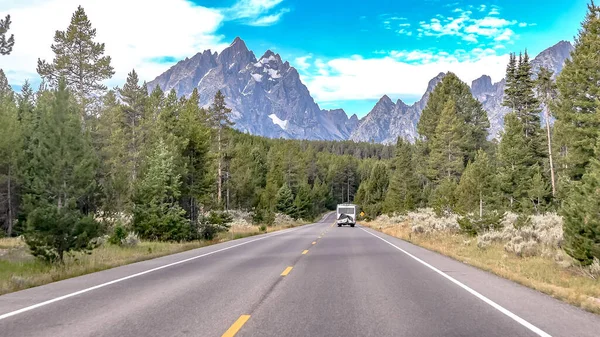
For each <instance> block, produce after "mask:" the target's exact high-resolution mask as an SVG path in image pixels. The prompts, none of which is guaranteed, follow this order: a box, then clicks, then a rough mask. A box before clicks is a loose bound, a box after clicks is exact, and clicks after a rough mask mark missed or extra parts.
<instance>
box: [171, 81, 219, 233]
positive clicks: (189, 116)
mask: <svg viewBox="0 0 600 337" xmlns="http://www.w3.org/2000/svg"><path fill="white" fill-rule="evenodd" d="M170 97H171V95H169V97H168V98H167V102H169V100H170ZM199 101H200V97H199V95H198V91H197V90H196V89H194V91H193V92H192V95H191V96H190V97H189V99H187V100H186V101H185V103H184V104H183V106H181V108H180V114H179V119H178V121H177V124H176V125H177V133H178V134H179V135H180V137H181V139H180V140H179V142H180V143H181V146H182V152H181V153H182V157H183V160H184V165H185V166H184V167H185V172H183V173H182V174H183V185H182V193H183V198H182V205H183V208H184V209H185V210H186V212H187V215H188V218H189V219H190V221H191V223H192V224H196V223H197V221H198V219H199V216H200V211H201V203H202V202H205V201H207V200H204V199H203V198H205V195H207V194H208V193H207V192H208V191H209V188H210V186H211V185H212V184H211V183H210V181H211V180H210V177H209V173H210V167H211V162H210V157H209V150H210V143H209V138H210V133H209V129H208V127H207V126H206V124H205V121H203V120H202V119H203V116H204V111H203V109H201V108H200V107H199ZM170 104H172V103H168V105H167V106H166V108H165V113H166V114H168V115H166V116H165V115H164V116H162V118H163V120H164V121H168V120H169V119H171V118H173V116H172V111H168V110H171V109H172V107H170ZM168 131H169V130H168V125H167V124H165V125H164V129H163V132H164V133H165V134H164V136H165V137H169V136H170V137H173V135H169V134H168Z"/></svg>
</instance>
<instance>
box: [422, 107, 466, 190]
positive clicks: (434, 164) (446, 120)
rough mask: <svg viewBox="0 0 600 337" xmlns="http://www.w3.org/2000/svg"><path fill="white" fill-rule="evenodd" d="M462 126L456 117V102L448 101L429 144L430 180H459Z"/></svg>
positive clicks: (461, 164) (461, 156)
mask: <svg viewBox="0 0 600 337" xmlns="http://www.w3.org/2000/svg"><path fill="white" fill-rule="evenodd" d="M462 126H463V124H462V123H461V121H460V119H459V118H458V115H457V109H456V102H454V101H453V100H449V101H447V102H446V104H445V105H444V109H443V111H442V115H441V116H440V120H439V123H438V124H437V127H436V129H435V134H434V135H433V140H432V142H431V146H430V151H431V156H430V158H429V160H430V161H429V174H430V177H431V178H432V179H435V180H443V179H453V180H457V179H458V178H460V175H461V174H462V171H463V170H464V157H465V155H464V150H463V147H462V141H463V139H464V138H463V133H462V131H463V129H462Z"/></svg>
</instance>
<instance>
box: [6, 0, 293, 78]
mask: <svg viewBox="0 0 600 337" xmlns="http://www.w3.org/2000/svg"><path fill="white" fill-rule="evenodd" d="M282 1H283V0H239V1H238V2H236V3H235V4H234V5H233V6H232V7H230V8H220V9H211V8H206V7H203V6H197V5H194V4H193V3H191V2H190V1H187V0H171V1H168V2H164V1H146V0H127V1H122V0H104V1H86V2H85V3H84V9H85V12H86V14H87V15H88V18H89V19H90V21H91V22H92V26H93V27H94V28H96V31H97V37H96V41H97V42H102V43H105V47H106V49H105V54H106V55H108V56H111V58H112V66H113V67H114V68H115V75H114V76H113V78H112V79H110V80H108V81H107V83H106V84H107V85H108V86H109V87H112V86H115V85H122V84H123V83H124V81H125V78H126V77H127V73H128V72H130V71H131V70H132V69H134V68H135V70H136V72H138V74H139V76H140V79H141V80H147V81H150V80H152V79H154V78H155V77H156V76H158V75H159V74H160V73H162V72H164V71H165V70H167V69H168V68H169V67H170V66H172V65H173V62H170V63H169V62H166V63H160V62H156V59H160V58H164V57H170V58H174V59H177V60H180V59H184V58H185V57H190V56H192V55H194V54H196V53H198V52H201V51H204V50H206V49H211V50H213V51H219V52H220V51H221V50H222V49H223V48H225V47H227V45H228V43H227V41H223V38H224V37H223V36H222V35H220V34H217V29H218V28H219V27H220V25H222V24H223V22H224V21H226V20H230V19H243V20H244V22H245V23H246V24H249V25H256V26H265V25H271V24H274V23H276V22H277V21H279V20H280V19H281V16H282V15H283V14H284V13H286V12H288V11H289V10H288V9H287V8H283V9H280V10H279V11H276V12H274V11H275V10H277V8H276V7H277V6H278V5H280V3H281V2H282ZM80 2H81V1H78V0H2V1H0V16H2V17H4V16H5V15H6V14H11V19H12V21H13V23H12V25H11V30H10V33H11V34H14V35H15V39H16V44H15V47H14V50H13V53H12V54H11V55H8V56H3V57H2V66H1V67H2V68H3V69H4V71H5V73H6V74H7V77H8V80H9V83H10V84H14V85H20V84H22V83H23V82H24V81H25V80H26V79H30V80H33V81H34V82H36V81H37V79H38V78H39V77H38V75H37V73H36V66H37V59H38V57H39V58H41V59H45V60H47V61H51V60H52V59H53V57H54V54H53V53H52V50H51V49H50V45H51V44H52V43H53V42H54V40H53V38H54V32H55V31H57V30H65V29H66V28H67V27H68V25H69V22H70V20H71V16H72V14H73V13H74V12H75V10H76V9H77V6H78V5H79V4H80ZM140 8H143V15H132V14H131V13H139V12H140ZM116 9H118V10H116ZM48 13H53V14H52V15H49V14H48Z"/></svg>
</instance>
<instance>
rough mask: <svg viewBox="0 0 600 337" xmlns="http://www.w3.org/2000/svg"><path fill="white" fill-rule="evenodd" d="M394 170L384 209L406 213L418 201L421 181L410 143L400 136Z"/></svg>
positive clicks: (390, 211)
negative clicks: (416, 171)
mask: <svg viewBox="0 0 600 337" xmlns="http://www.w3.org/2000/svg"><path fill="white" fill-rule="evenodd" d="M393 166H394V171H393V172H392V174H391V177H390V184H389V186H388V190H387V195H386V197H385V205H384V211H385V212H387V213H394V212H399V213H405V212H407V211H411V210H413V209H414V208H415V207H416V205H417V202H418V190H419V181H418V178H417V175H416V173H415V165H414V163H413V154H412V148H411V145H410V143H408V142H407V141H405V140H404V139H402V138H401V137H398V141H397V142H396V157H395V160H394V162H393Z"/></svg>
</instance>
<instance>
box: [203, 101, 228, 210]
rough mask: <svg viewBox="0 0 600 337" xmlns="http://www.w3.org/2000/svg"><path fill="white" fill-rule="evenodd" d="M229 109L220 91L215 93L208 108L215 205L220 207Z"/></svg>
mask: <svg viewBox="0 0 600 337" xmlns="http://www.w3.org/2000/svg"><path fill="white" fill-rule="evenodd" d="M230 114H231V109H229V108H227V106H226V104H225V96H223V94H222V93H221V90H219V91H217V94H216V95H215V99H214V101H213V104H212V106H211V107H210V118H209V120H210V125H211V126H212V128H213V129H214V130H215V133H216V137H215V138H216V139H215V140H216V146H217V153H216V154H217V203H218V204H219V205H222V204H223V202H222V199H223V196H222V194H223V165H224V152H225V144H227V139H226V137H225V128H227V127H231V126H232V125H233V122H232V121H231V120H230Z"/></svg>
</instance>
